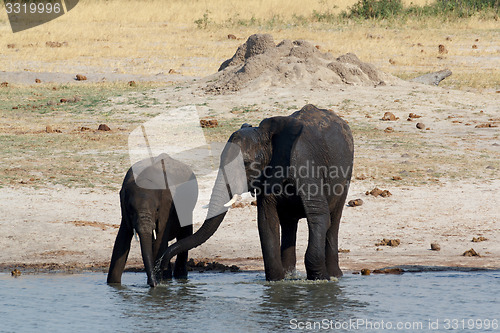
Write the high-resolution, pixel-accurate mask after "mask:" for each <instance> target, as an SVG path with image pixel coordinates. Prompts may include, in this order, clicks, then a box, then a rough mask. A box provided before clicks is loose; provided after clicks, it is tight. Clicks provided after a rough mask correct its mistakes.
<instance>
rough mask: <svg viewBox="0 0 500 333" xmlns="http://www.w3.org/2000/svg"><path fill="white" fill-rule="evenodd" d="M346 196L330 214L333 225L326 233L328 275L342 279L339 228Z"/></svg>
mask: <svg viewBox="0 0 500 333" xmlns="http://www.w3.org/2000/svg"><path fill="white" fill-rule="evenodd" d="M346 195H347V193H346V194H345V195H343V196H342V197H341V198H340V199H339V202H338V203H337V204H336V205H335V209H334V210H333V211H332V212H331V213H330V216H331V224H330V227H329V228H328V231H327V233H326V246H325V256H326V259H325V260H326V269H327V271H328V275H330V276H334V277H341V276H342V275H343V274H342V270H341V269H340V266H339V243H338V242H339V226H340V218H341V217H342V209H343V207H344V203H345V198H346Z"/></svg>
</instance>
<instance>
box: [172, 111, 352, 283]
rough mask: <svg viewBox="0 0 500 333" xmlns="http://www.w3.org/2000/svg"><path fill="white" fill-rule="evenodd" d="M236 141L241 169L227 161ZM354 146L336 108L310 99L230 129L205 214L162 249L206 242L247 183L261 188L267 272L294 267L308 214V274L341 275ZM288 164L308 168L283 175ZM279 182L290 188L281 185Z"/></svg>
mask: <svg viewBox="0 0 500 333" xmlns="http://www.w3.org/2000/svg"><path fill="white" fill-rule="evenodd" d="M234 147H239V148H240V149H241V153H242V155H243V160H244V165H245V167H244V170H243V171H238V170H234V169H231V168H225V166H227V165H228V164H229V163H230V162H231V161H232V160H234V158H235V156H236V155H237V153H238V152H237V151H235V150H238V149H235V148H234ZM353 154H354V147H353V139H352V135H351V131H350V129H349V126H348V125H347V123H346V122H345V121H343V120H342V119H341V118H339V117H338V116H337V115H336V114H335V113H334V112H331V111H328V110H320V109H317V108H316V107H315V106H313V105H306V106H304V107H303V108H302V109H301V110H300V111H297V112H295V113H293V114H292V115H290V116H288V117H272V118H267V119H264V120H263V121H262V122H261V123H260V125H259V127H251V126H249V125H246V124H244V125H243V126H242V128H241V129H240V130H238V131H236V132H234V133H233V134H232V135H231V137H230V138H229V140H228V143H227V144H226V147H225V149H224V151H223V153H222V155H221V165H220V169H219V175H218V177H217V180H216V182H215V185H214V188H213V191H212V196H211V199H210V204H209V213H208V215H207V219H206V220H205V222H204V224H203V225H202V226H201V227H200V229H199V230H198V231H197V232H196V233H195V234H193V235H192V236H190V237H187V238H185V239H182V240H180V241H178V242H176V243H174V244H172V245H171V246H170V247H169V248H168V249H167V252H166V253H165V257H167V258H171V257H172V256H174V255H176V254H178V253H180V252H182V251H187V250H189V249H192V248H194V247H197V246H199V245H200V244H202V243H203V242H205V241H206V240H207V239H208V238H209V237H210V236H212V234H213V233H214V232H215V231H216V230H217V228H218V226H219V225H220V223H221V222H222V220H223V219H224V216H225V214H226V211H227V208H225V207H224V204H225V203H227V201H228V200H229V198H230V197H232V196H233V195H234V194H239V193H241V192H240V191H243V190H244V189H245V188H248V190H250V192H251V193H252V192H254V193H255V194H256V196H257V212H258V228H259V235H260V241H261V247H262V255H263V258H264V266H265V272H266V279H267V280H271V281H272V280H281V279H283V278H284V276H285V274H286V273H287V272H291V271H294V270H295V265H296V254H295V244H296V235H297V223H298V220H299V219H300V218H307V224H308V228H309V240H308V247H307V251H306V255H305V266H306V271H307V278H308V279H311V280H315V279H329V278H330V277H331V276H334V277H339V276H341V275H342V271H341V270H340V267H339V262H338V231H339V224H340V218H341V215H342V209H343V206H344V203H345V199H346V196H347V191H348V188H349V182H350V179H351V174H352V164H353ZM311 166H313V167H311ZM287 167H289V169H290V167H293V168H294V169H295V170H302V171H303V172H302V173H301V172H296V173H293V174H290V173H289V174H286V175H284V174H283V172H281V173H280V172H279V171H280V169H281V170H283V169H285V168H287ZM325 168H327V169H326V170H328V171H327V172H326V171H324V170H325ZM332 168H334V169H335V168H336V170H337V171H338V174H332V172H331V170H332ZM319 170H323V171H319ZM263 171H266V172H263ZM274 186H276V187H274ZM270 188H276V189H278V191H272V190H269V189H270ZM279 188H286V191H282V193H279ZM328 188H330V189H328ZM332 188H334V189H335V190H331V189H332ZM314 189H317V190H314ZM280 227H281V239H280Z"/></svg>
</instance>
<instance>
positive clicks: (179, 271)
mask: <svg viewBox="0 0 500 333" xmlns="http://www.w3.org/2000/svg"><path fill="white" fill-rule="evenodd" d="M187 277H188V271H187V267H186V266H184V267H181V268H177V265H175V270H174V278H176V279H187Z"/></svg>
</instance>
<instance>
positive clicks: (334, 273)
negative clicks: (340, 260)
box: [329, 267, 344, 278]
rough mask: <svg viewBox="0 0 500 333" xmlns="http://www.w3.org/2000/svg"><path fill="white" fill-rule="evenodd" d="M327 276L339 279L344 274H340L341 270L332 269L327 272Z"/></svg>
mask: <svg viewBox="0 0 500 333" xmlns="http://www.w3.org/2000/svg"><path fill="white" fill-rule="evenodd" d="M329 275H330V276H333V277H336V278H339V277H342V275H344V273H342V270H341V269H340V268H339V267H336V268H334V269H330V270H329Z"/></svg>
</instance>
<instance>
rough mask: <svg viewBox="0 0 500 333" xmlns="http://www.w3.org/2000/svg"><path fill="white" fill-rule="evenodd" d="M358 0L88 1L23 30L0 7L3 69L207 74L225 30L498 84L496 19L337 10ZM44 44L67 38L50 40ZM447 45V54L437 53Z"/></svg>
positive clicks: (224, 44)
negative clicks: (365, 16)
mask: <svg viewBox="0 0 500 333" xmlns="http://www.w3.org/2000/svg"><path fill="white" fill-rule="evenodd" d="M355 2H356V1H355V0H342V1H331V0H319V1H311V2H308V3H307V6H306V5H305V4H304V2H301V1H284V0H274V1H222V0H217V1H203V2H200V1H181V0H173V1H160V0H151V1H118V0H111V1H81V2H80V3H79V4H78V6H77V7H75V9H74V10H72V11H70V12H69V13H68V14H66V15H64V16H62V17H60V18H58V19H56V20H54V21H52V22H50V23H47V24H44V25H42V26H39V27H36V28H34V29H30V30H27V31H24V32H19V33H16V34H11V33H9V29H10V27H9V25H8V23H7V20H6V19H7V18H6V14H5V12H4V11H0V50H2V55H3V56H2V57H0V67H1V68H2V70H4V71H33V72H43V71H49V72H53V71H57V72H67V73H72V72H74V71H76V70H78V71H88V72H115V73H134V74H149V75H151V74H157V73H161V72H163V73H167V72H168V71H169V70H170V69H174V70H175V71H177V72H180V73H182V74H184V75H194V76H205V75H207V74H210V73H213V72H214V71H216V70H217V68H218V65H219V64H220V63H221V62H222V60H224V59H227V58H228V57H229V56H230V55H232V53H233V52H234V49H235V48H236V46H237V45H239V44H240V43H241V40H232V39H231V40H229V39H228V38H227V35H228V34H233V35H235V36H236V37H238V38H239V39H246V38H247V37H248V36H249V35H251V34H253V33H256V32H269V33H272V34H273V36H274V39H275V40H276V41H279V40H281V39H285V38H288V39H307V40H310V41H312V42H313V43H315V44H317V45H319V46H320V47H321V48H322V49H323V50H324V51H330V52H331V53H333V54H334V55H339V54H344V53H347V52H353V53H355V54H357V55H358V57H359V58H360V59H362V60H363V61H366V62H370V63H373V64H375V65H377V66H378V67H379V68H380V69H382V70H384V71H386V72H389V73H392V74H396V75H398V76H401V77H404V78H406V77H411V76H415V75H417V74H418V73H423V72H428V71H434V70H439V69H442V68H450V69H451V70H452V71H453V73H454V75H453V76H452V78H450V79H448V80H446V81H445V82H444V83H443V84H445V85H448V86H453V87H458V88H469V87H472V88H497V87H498V84H499V82H500V69H499V67H498V64H497V61H498V52H499V50H498V44H497V42H496V41H498V40H500V31H499V30H498V21H497V20H498V17H494V16H492V17H483V16H481V15H475V16H472V17H470V18H463V19H459V20H455V19H453V20H449V21H445V22H443V18H442V17H430V18H416V19H415V18H411V17H410V18H405V19H401V20H364V21H360V20H347V19H345V20H340V19H338V18H335V17H334V16H333V15H337V14H338V13H340V12H341V11H342V10H346V9H347V8H349V7H350V6H352V5H353V4H354V3H355ZM428 2H429V1H424V0H419V1H412V3H414V4H417V5H424V4H426V3H428ZM405 3H406V4H409V1H407V0H406V1H405ZM46 42H59V43H63V45H62V46H61V47H48V46H47V45H46ZM64 42H66V43H67V44H64ZM8 44H10V45H12V44H13V45H14V47H12V48H7V45H8ZM440 44H443V45H445V47H446V49H447V50H448V53H446V54H440V53H439V52H438V45H440ZM473 45H476V46H477V48H473ZM483 73H488V75H487V76H486V77H485V76H484V75H483ZM75 74H76V73H75Z"/></svg>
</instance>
